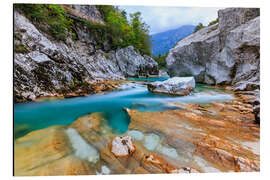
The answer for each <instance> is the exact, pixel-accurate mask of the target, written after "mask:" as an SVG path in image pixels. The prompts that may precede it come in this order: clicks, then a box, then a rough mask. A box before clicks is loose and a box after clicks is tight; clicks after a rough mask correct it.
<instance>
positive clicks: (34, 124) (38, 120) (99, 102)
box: [14, 77, 233, 138]
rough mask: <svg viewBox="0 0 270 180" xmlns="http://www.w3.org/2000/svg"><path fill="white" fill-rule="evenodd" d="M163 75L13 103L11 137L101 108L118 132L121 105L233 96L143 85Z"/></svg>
mask: <svg viewBox="0 0 270 180" xmlns="http://www.w3.org/2000/svg"><path fill="white" fill-rule="evenodd" d="M166 79H167V78H165V77H162V78H147V79H145V78H144V79H138V78H133V79H131V80H133V82H131V83H128V84H124V85H122V86H121V87H120V88H119V89H118V90H115V91H113V92H108V93H105V94H95V95H89V96H86V97H75V98H70V99H57V100H52V101H42V102H26V103H17V104H15V105H14V132H15V138H18V137H21V136H24V135H25V134H27V133H29V132H31V131H33V130H36V129H42V128H46V127H49V126H54V125H61V124H66V125H68V124H71V123H72V122H73V121H75V120H76V119H77V118H78V117H81V116H83V115H86V114H89V113H92V112H103V113H105V117H106V119H107V120H108V122H109V125H110V126H111V127H112V128H113V130H114V132H115V133H117V134H121V133H124V132H126V131H127V129H128V125H129V123H130V120H129V116H128V115H127V113H126V112H125V111H124V108H129V109H138V110H139V111H154V112H155V111H164V110H168V109H179V107H176V106H173V105H171V104H169V102H178V103H188V102H192V103H198V104H205V103H210V102H224V101H230V100H232V99H233V95H231V94H229V93H224V90H222V89H219V88H214V87H209V86H204V85H201V84H197V85H196V88H195V90H194V92H193V93H192V94H191V95H189V96H183V97H176V96H167V95H160V94H158V95H157V94H153V93H151V92H149V91H148V90H147V87H146V86H145V85H144V83H145V82H146V81H156V80H166Z"/></svg>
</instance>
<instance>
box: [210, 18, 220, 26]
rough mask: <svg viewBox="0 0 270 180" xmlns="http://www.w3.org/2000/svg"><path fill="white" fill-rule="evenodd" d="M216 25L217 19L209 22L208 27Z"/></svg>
mask: <svg viewBox="0 0 270 180" xmlns="http://www.w3.org/2000/svg"><path fill="white" fill-rule="evenodd" d="M216 23H218V18H217V19H216V20H213V21H211V22H209V24H208V26H211V25H213V24H216Z"/></svg>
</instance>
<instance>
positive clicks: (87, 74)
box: [14, 5, 158, 102]
mask: <svg viewBox="0 0 270 180" xmlns="http://www.w3.org/2000/svg"><path fill="white" fill-rule="evenodd" d="M73 10H74V11H76V12H77V13H79V14H80V15H83V14H84V15H85V16H86V17H89V16H90V15H91V14H93V13H94V14H95V18H96V19H98V20H100V19H101V17H100V16H99V13H98V11H97V9H96V8H94V7H92V8H91V7H88V6H82V7H81V6H78V5H76V6H75V9H73ZM89 13H90V14H89ZM73 14H74V13H73ZM75 15H76V13H75ZM82 17H84V16H82ZM86 19H87V18H86ZM75 24H76V26H75V30H76V34H77V37H76V40H74V39H73V38H72V36H71V35H70V36H67V37H66V40H65V42H63V41H56V40H54V38H52V37H51V36H50V35H48V34H46V33H44V32H42V31H40V30H39V29H38V28H37V27H36V26H35V25H34V24H33V23H32V22H31V21H29V20H28V19H27V18H26V17H25V16H23V14H21V13H19V12H17V11H15V12H14V44H15V46H16V47H18V48H21V49H23V50H24V51H21V52H17V51H15V52H14V96H15V101H16V102H20V101H27V100H35V99H36V98H37V97H42V96H60V95H61V96H69V95H68V94H70V93H74V94H73V95H80V94H81V93H82V94H89V93H94V91H95V86H93V84H95V83H96V82H97V81H99V83H101V82H103V81H106V80H110V81H112V80H119V79H124V78H125V77H126V76H148V75H158V65H157V63H156V62H155V61H154V60H153V59H152V58H150V57H148V56H142V55H140V54H139V53H137V52H136V51H135V50H134V49H133V47H126V48H123V49H119V50H117V51H110V49H109V48H107V50H106V52H105V51H104V50H97V48H96V42H95V39H94V37H92V36H93V35H91V33H89V32H88V31H87V30H86V28H85V27H84V25H83V24H82V23H81V22H77V23H76V21H75ZM104 43H106V42H104ZM104 46H105V45H104ZM105 49H106V48H105ZM103 84H104V86H106V87H108V86H107V84H106V83H103ZM104 89H106V88H104ZM108 89H110V88H108Z"/></svg>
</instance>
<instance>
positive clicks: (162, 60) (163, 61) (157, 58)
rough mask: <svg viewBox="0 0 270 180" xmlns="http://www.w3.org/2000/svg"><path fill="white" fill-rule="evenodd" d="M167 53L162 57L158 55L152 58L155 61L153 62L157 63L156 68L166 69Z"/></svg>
mask: <svg viewBox="0 0 270 180" xmlns="http://www.w3.org/2000/svg"><path fill="white" fill-rule="evenodd" d="M167 55H168V53H167V54H164V55H162V56H161V55H160V54H159V55H158V56H154V57H153V58H154V59H155V61H156V62H157V63H158V67H159V69H166V57H167Z"/></svg>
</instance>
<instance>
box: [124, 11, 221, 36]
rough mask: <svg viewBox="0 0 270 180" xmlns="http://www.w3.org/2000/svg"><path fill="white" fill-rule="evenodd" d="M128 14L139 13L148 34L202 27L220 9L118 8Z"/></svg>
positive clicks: (214, 16) (212, 18)
mask: <svg viewBox="0 0 270 180" xmlns="http://www.w3.org/2000/svg"><path fill="white" fill-rule="evenodd" d="M119 8H120V9H124V10H125V11H126V12H127V13H128V14H130V13H134V12H137V11H140V12H141V13H142V18H143V20H144V21H145V22H146V24H148V25H149V26H150V34H155V33H159V32H163V31H166V30H169V29H174V28H177V27H180V26H182V25H187V24H188V25H197V24H198V23H199V22H201V23H203V24H204V25H208V23H209V22H210V21H212V20H215V19H216V18H217V11H218V10H219V9H221V8H212V7H211V8H205V7H203V8H197V7H192V8H190V7H158V6H119Z"/></svg>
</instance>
